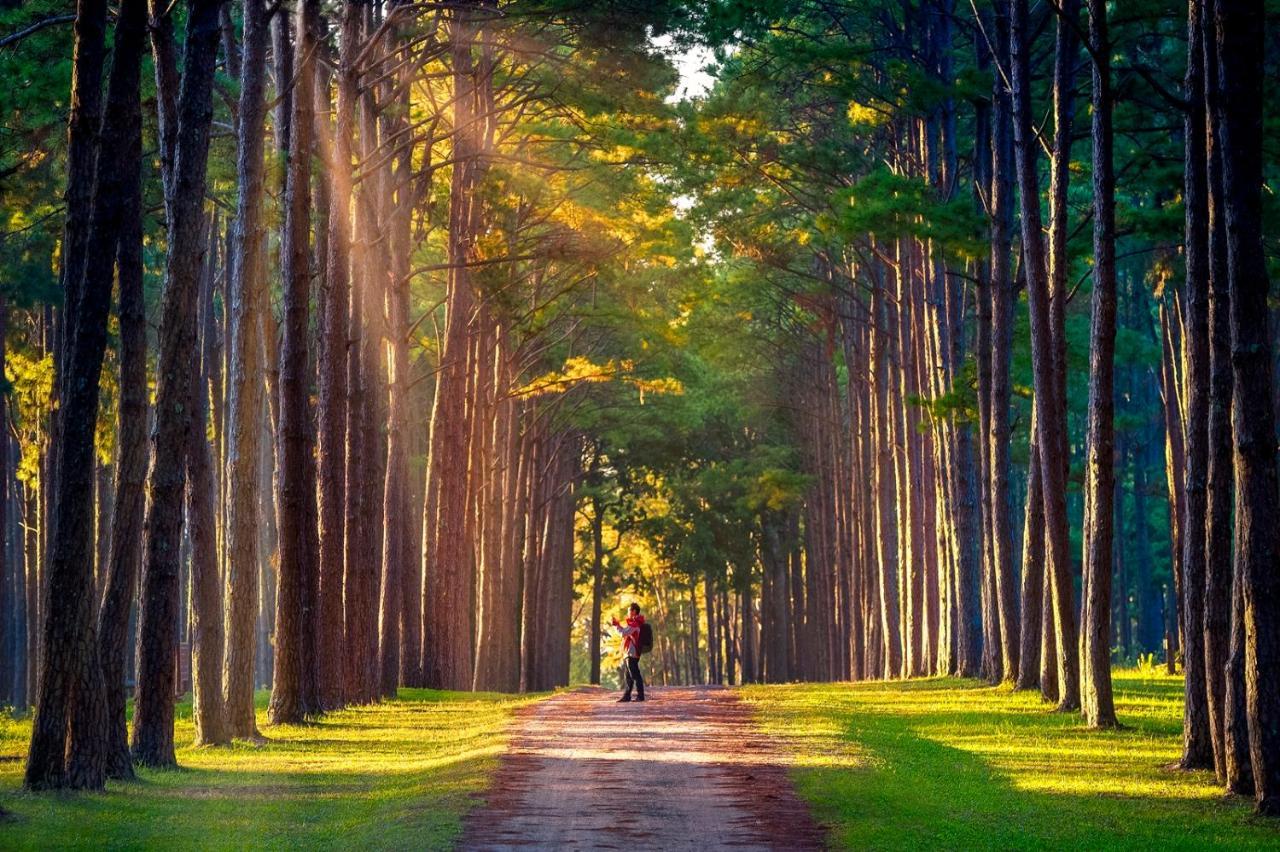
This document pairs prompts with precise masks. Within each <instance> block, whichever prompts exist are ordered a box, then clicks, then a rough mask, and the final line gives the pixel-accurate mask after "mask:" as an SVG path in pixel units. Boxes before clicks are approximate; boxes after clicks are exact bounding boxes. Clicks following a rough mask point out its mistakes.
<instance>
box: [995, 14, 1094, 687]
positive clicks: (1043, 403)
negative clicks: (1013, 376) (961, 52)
mask: <svg viewBox="0 0 1280 852" xmlns="http://www.w3.org/2000/svg"><path fill="white" fill-rule="evenodd" d="M1075 8H1076V4H1075V3H1074V2H1073V0H1067V2H1066V4H1065V7H1064V11H1063V14H1064V16H1068V17H1069V16H1071V15H1073V14H1074V9H1075ZM1073 25H1074V22H1072V23H1071V24H1068V23H1066V22H1065V21H1064V22H1062V23H1061V24H1060V26H1059V37H1058V48H1057V63H1058V66H1059V68H1057V69H1055V74H1054V77H1055V85H1054V96H1055V100H1058V99H1061V100H1062V101H1067V100H1070V99H1071V98H1072V93H1071V90H1070V88H1069V74H1067V73H1066V72H1063V71H1062V70H1061V68H1062V67H1064V66H1070V65H1074V63H1075V54H1076V51H1075V45H1074V43H1073V42H1072V41H1071V40H1070V37H1069V35H1065V34H1064V30H1066V31H1068V32H1069V29H1070V27H1071V26H1073ZM1029 35H1030V26H1029V21H1028V3H1027V0H1013V5H1012V14H1011V16H1010V43H1011V66H1012V67H1011V74H1010V78H1011V81H1012V96H1013V112H1014V150H1015V155H1016V160H1017V172H1018V188H1019V193H1020V198H1021V207H1022V254H1023V267H1024V269H1025V270H1026V276H1027V296H1028V302H1029V305H1030V313H1031V342H1032V366H1033V373H1034V378H1035V393H1036V400H1037V404H1038V406H1039V407H1038V412H1039V414H1038V417H1037V434H1038V437H1039V449H1040V466H1041V488H1042V493H1043V495H1044V517H1045V544H1046V547H1045V551H1046V553H1047V555H1048V564H1049V565H1050V566H1051V574H1050V575H1049V579H1051V580H1052V582H1050V583H1048V585H1049V586H1050V589H1051V593H1052V601H1053V613H1054V619H1053V621H1054V627H1055V629H1054V637H1055V645H1056V648H1055V650H1056V656H1057V661H1058V687H1059V689H1058V692H1059V694H1058V708H1059V709H1060V710H1074V709H1076V708H1077V707H1078V706H1079V704H1080V699H1079V690H1080V678H1079V657H1078V649H1077V647H1076V627H1075V603H1074V600H1073V598H1072V588H1071V586H1072V584H1071V557H1070V555H1069V553H1068V535H1067V532H1068V530H1067V507H1066V479H1065V476H1066V470H1065V466H1066V461H1067V454H1066V450H1067V441H1066V433H1065V430H1066V412H1065V410H1064V409H1063V406H1062V405H1061V402H1062V396H1061V393H1060V390H1061V388H1062V386H1063V385H1064V383H1065V378H1064V377H1063V368H1064V367H1065V364H1064V363H1063V361H1062V358H1061V357H1060V353H1059V352H1058V351H1057V350H1058V348H1059V346H1058V343H1059V341H1060V339H1061V333H1060V329H1058V330H1057V331H1055V325H1056V323H1055V316H1054V315H1055V310H1054V307H1053V304H1052V302H1053V299H1054V298H1055V296H1057V295H1061V292H1060V291H1061V287H1057V288H1055V287H1053V286H1051V283H1050V281H1049V278H1053V277H1055V276H1059V275H1060V276H1061V277H1062V278H1065V269H1064V268H1063V267H1064V264H1065V257H1064V256H1059V251H1063V252H1064V251H1065V241H1063V244H1062V245H1061V246H1060V247H1059V251H1054V252H1051V259H1052V261H1053V263H1054V266H1053V269H1051V270H1050V274H1049V275H1046V266H1045V262H1044V247H1043V243H1042V242H1041V236H1040V201H1039V179H1038V175H1037V170H1036V145H1037V140H1036V139H1035V138H1034V130H1033V127H1032V120H1031V90H1030V86H1031V68H1030V56H1029V54H1030V50H1031V45H1030V42H1029ZM1055 114H1056V115H1057V116H1058V119H1059V120H1058V124H1057V127H1056V135H1057V137H1058V142H1059V144H1060V147H1057V148H1055V152H1054V176H1055V180H1054V181H1053V183H1054V184H1055V186H1054V187H1053V189H1051V196H1052V197H1054V198H1056V197H1057V196H1058V194H1059V192H1061V195H1062V196H1063V198H1062V207H1061V208H1058V209H1057V215H1055V216H1054V217H1053V222H1052V224H1053V225H1054V226H1055V227H1057V226H1060V227H1063V228H1065V223H1064V221H1063V219H1062V216H1063V215H1064V213H1065V209H1064V208H1065V189H1066V186H1065V181H1066V172H1067V168H1066V166H1067V159H1068V158H1069V154H1070V152H1069V151H1068V150H1067V148H1068V147H1069V144H1068V143H1069V139H1070V120H1069V115H1070V111H1069V109H1068V108H1066V107H1065V106H1064V105H1062V104H1060V105H1059V106H1057V107H1055ZM1064 119H1065V120H1064ZM1059 180H1061V188H1060V189H1059V187H1058V186H1057V185H1056V184H1058V182H1059ZM1051 204H1052V198H1051ZM1054 242H1055V245H1056V244H1057V241H1056V240H1055V241H1054Z"/></svg>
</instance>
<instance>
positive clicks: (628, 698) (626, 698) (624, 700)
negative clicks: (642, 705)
mask: <svg viewBox="0 0 1280 852" xmlns="http://www.w3.org/2000/svg"><path fill="white" fill-rule="evenodd" d="M630 700H631V696H630V695H624V696H622V697H621V698H619V699H618V703H619V704H624V703H626V702H628V701H630ZM640 700H641V701H644V699H643V698H641V699H640Z"/></svg>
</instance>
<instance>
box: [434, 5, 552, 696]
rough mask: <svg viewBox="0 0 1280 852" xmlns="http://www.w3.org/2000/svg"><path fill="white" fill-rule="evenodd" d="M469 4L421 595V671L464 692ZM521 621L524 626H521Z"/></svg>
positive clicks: (456, 25)
mask: <svg viewBox="0 0 1280 852" xmlns="http://www.w3.org/2000/svg"><path fill="white" fill-rule="evenodd" d="M474 19H475V7H474V6H473V5H472V4H465V5H461V6H459V7H458V8H457V9H455V10H454V12H453V17H452V20H451V21H450V26H449V40H450V51H451V59H452V74H453V86H454V101H453V113H454V116H453V119H454V121H453V123H454V128H455V130H454V136H453V144H454V151H453V158H454V160H455V165H454V168H453V177H452V181H453V184H452V186H451V188H450V202H449V246H448V249H449V264H450V270H449V293H448V317H447V320H446V323H447V325H446V330H445V341H444V352H443V353H442V356H441V358H442V364H441V368H440V372H439V375H438V377H437V382H438V386H437V397H436V398H437V404H436V406H435V410H434V411H433V412H432V429H431V440H432V446H431V470H430V472H429V474H428V476H430V477H432V478H435V479H436V480H438V482H439V486H438V487H439V493H438V496H437V500H438V508H437V512H436V518H435V529H434V530H433V532H432V535H431V537H430V541H431V552H430V553H429V554H427V556H426V559H427V560H428V561H427V563H426V564H427V568H428V572H429V573H428V581H427V590H428V597H427V599H426V600H425V601H424V607H425V611H424V623H425V629H426V631H427V632H429V633H430V634H431V636H432V639H431V641H430V642H427V641H425V639H424V645H425V648H426V652H427V653H426V658H425V659H424V660H423V666H424V674H425V675H426V679H427V682H428V683H429V684H430V685H432V686H438V687H443V688H448V689H467V688H469V687H470V686H471V681H472V665H473V659H472V636H473V632H474V629H475V625H474V619H473V609H472V595H473V594H474V585H475V575H474V563H473V554H472V553H471V546H470V545H471V542H470V539H469V538H468V536H467V535H466V534H465V530H466V516H467V505H468V501H467V477H466V476H465V470H464V469H461V468H459V465H462V466H465V464H466V460H467V458H468V452H467V441H468V435H469V432H470V424H469V421H468V418H467V411H466V398H465V397H466V387H467V377H468V352H469V350H470V348H471V338H472V335H473V333H474V332H473V329H472V307H473V301H474V299H473V294H472V283H471V273H470V270H469V269H468V268H467V265H468V264H470V263H473V262H474V261H475V260H476V257H477V254H476V252H477V247H476V244H475V240H476V236H477V232H478V229H479V226H480V213H481V210H480V208H481V199H480V194H479V193H478V192H477V191H476V189H477V186H478V183H479V180H480V175H481V172H482V170H483V164H482V162H481V158H482V156H483V149H484V145H485V134H486V131H485V129H484V125H485V123H486V121H487V115H488V112H489V109H488V106H482V105H481V104H480V103H479V98H480V92H481V90H482V88H483V87H482V86H481V83H480V80H479V75H478V73H477V68H476V63H475V60H474V57H473V56H472V48H473V45H474V43H475V41H476V23H475V20H474ZM527 626H528V625H526V628H527Z"/></svg>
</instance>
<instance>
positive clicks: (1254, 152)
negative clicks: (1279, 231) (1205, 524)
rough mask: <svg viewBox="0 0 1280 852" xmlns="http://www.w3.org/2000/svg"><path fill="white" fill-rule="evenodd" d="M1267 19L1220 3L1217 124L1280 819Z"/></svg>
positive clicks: (1260, 645)
mask: <svg viewBox="0 0 1280 852" xmlns="http://www.w3.org/2000/svg"><path fill="white" fill-rule="evenodd" d="M1264 22H1265V16H1264V10H1263V4H1262V3H1261V2H1259V0H1234V2H1227V1H1226V0H1214V29H1215V32H1214V38H1215V44H1216V47H1217V54H1218V57H1217V58H1218V62H1217V66H1218V79H1217V80H1216V81H1214V82H1215V83H1216V87H1215V88H1216V91H1215V94H1216V99H1215V101H1214V104H1213V107H1214V110H1213V115H1212V116H1211V120H1212V122H1213V125H1214V127H1215V132H1217V133H1218V134H1219V136H1218V139H1219V141H1220V142H1221V144H1222V187H1223V201H1224V204H1223V207H1224V210H1225V213H1226V223H1225V224H1226V229H1225V230H1226V237H1227V280H1228V286H1229V287H1230V292H1231V308H1230V310H1231V314H1230V316H1231V367H1232V377H1233V383H1234V389H1235V393H1234V397H1233V405H1232V435H1233V438H1234V445H1235V462H1236V463H1235V487H1236V550H1235V570H1236V573H1237V574H1239V575H1240V577H1241V580H1242V585H1243V615H1244V639H1245V641H1244V652H1245V654H1244V656H1245V659H1244V663H1245V668H1244V681H1245V705H1246V712H1247V714H1248V722H1249V755H1250V762H1251V763H1252V766H1253V778H1254V787H1255V796H1256V797H1257V802H1258V810H1259V812H1261V813H1264V814H1270V815H1280V689H1277V686H1276V685H1277V678H1276V670H1277V667H1280V573H1277V571H1276V560H1277V558H1280V537H1278V534H1277V533H1278V531H1277V529H1276V525H1275V515H1276V510H1277V502H1278V497H1280V492H1278V489H1280V484H1278V483H1277V477H1276V437H1275V435H1276V433H1275V411H1274V409H1273V407H1272V393H1273V376H1272V358H1271V339H1270V335H1269V332H1268V327H1267V317H1268V312H1267V292H1268V287H1269V282H1268V280H1267V268H1266V257H1265V254H1264V253H1263V245H1262V138H1263V136H1262V106H1261V104H1262V95H1263V32H1264Z"/></svg>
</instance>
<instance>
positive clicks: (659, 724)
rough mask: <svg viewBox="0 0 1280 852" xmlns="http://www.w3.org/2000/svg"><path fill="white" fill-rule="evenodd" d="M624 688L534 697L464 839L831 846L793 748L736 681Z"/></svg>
mask: <svg viewBox="0 0 1280 852" xmlns="http://www.w3.org/2000/svg"><path fill="white" fill-rule="evenodd" d="M616 697H617V696H616V694H615V693H611V692H605V691H603V690H598V689H588V690H580V691H575V692H569V693H565V694H563V695H558V696H556V697H555V698H551V699H549V700H547V701H541V702H538V703H537V704H535V705H533V706H531V707H530V708H528V709H527V710H526V711H525V712H524V713H523V715H522V717H521V718H520V719H519V722H518V728H517V730H516V733H515V736H514V737H513V739H512V743H511V748H510V749H509V750H508V752H507V754H506V756H505V757H504V758H503V760H502V764H501V766H500V767H499V769H498V774H497V776H496V778H495V779H494V785H493V789H492V790H491V792H490V793H489V795H488V797H487V800H486V802H485V804H484V805H482V806H481V807H480V808H478V809H476V811H474V812H473V813H472V815H471V816H470V817H469V818H468V820H467V825H466V828H465V830H464V832H463V838H462V841H461V843H460V844H459V846H460V848H462V849H468V850H502V849H529V848H555V849H663V850H673V849H700V850H702V849H734V850H742V849H820V848H822V847H823V834H822V831H821V829H820V828H819V827H818V826H817V825H815V824H814V822H813V820H812V819H811V818H810V816H809V813H808V811H807V810H806V808H805V806H804V804H803V803H802V802H801V801H800V800H799V799H798V798H797V797H796V795H795V793H794V791H793V790H792V787H791V782H790V780H789V779H788V778H787V771H786V759H785V758H784V757H783V756H782V754H781V752H780V750H779V749H778V748H777V747H776V746H775V745H774V744H773V743H771V742H770V741H769V740H768V739H766V738H765V737H764V736H762V735H761V734H760V732H759V731H758V730H757V729H756V727H755V725H754V724H753V723H752V720H751V714H750V710H749V709H748V708H747V707H746V706H745V705H743V704H741V703H739V702H738V700H737V699H736V698H735V697H734V696H733V694H732V693H731V692H729V691H728V690H725V689H717V688H712V687H682V688H667V689H653V690H651V693H650V700H649V701H647V702H645V703H643V704H636V703H632V704H617V703H615V702H614V699H615V698H616Z"/></svg>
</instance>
